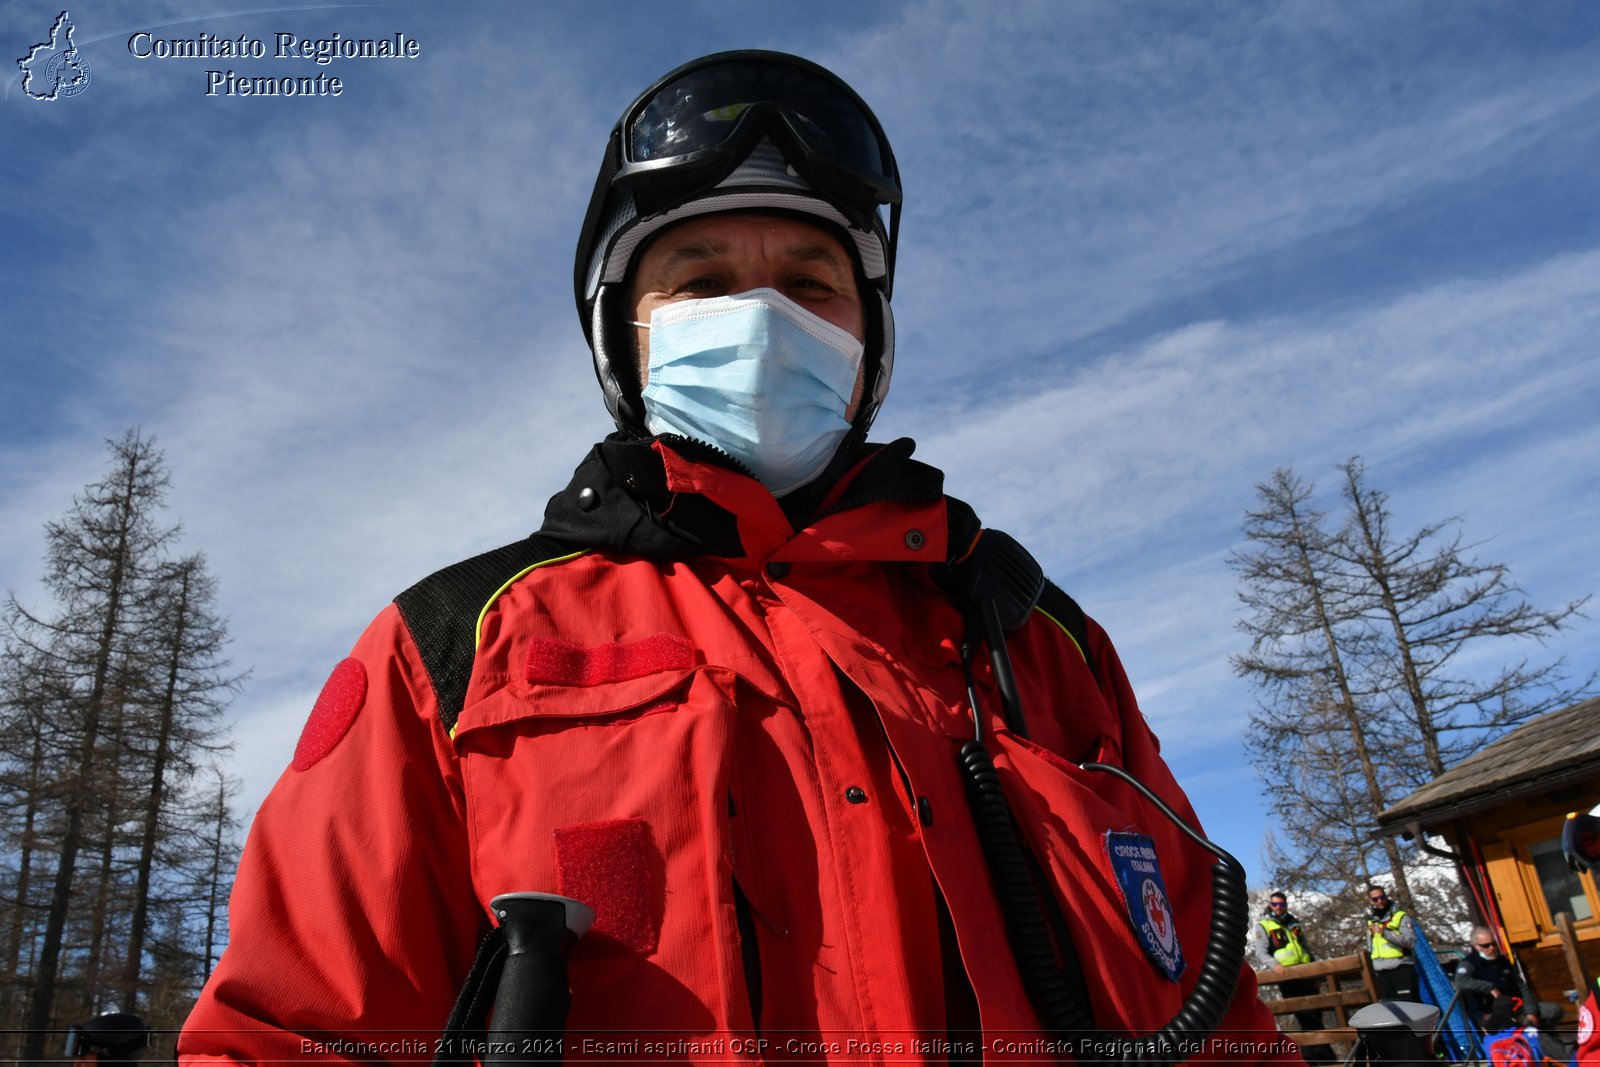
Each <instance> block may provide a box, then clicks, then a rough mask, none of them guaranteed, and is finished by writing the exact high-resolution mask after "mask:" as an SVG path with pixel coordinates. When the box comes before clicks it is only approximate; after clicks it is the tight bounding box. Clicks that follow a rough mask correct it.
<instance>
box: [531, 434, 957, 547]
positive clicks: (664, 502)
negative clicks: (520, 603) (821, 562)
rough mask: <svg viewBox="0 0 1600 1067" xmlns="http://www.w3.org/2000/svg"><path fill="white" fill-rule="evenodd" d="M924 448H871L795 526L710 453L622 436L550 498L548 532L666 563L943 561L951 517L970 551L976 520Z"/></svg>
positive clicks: (605, 444)
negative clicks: (713, 559) (948, 491)
mask: <svg viewBox="0 0 1600 1067" xmlns="http://www.w3.org/2000/svg"><path fill="white" fill-rule="evenodd" d="M915 447H916V446H915V443H914V442H912V441H911V440H910V439H909V438H901V439H900V440H897V441H894V442H891V443H890V444H887V445H868V446H866V448H865V449H864V451H863V455H862V458H861V459H860V460H859V461H858V462H857V463H856V465H855V466H854V467H853V468H851V469H850V470H849V471H847V472H846V473H845V474H844V475H843V476H842V477H840V478H839V479H838V480H837V482H835V483H834V485H833V486H832V488H831V489H829V490H828V491H827V492H826V493H825V494H824V495H823V496H822V497H821V500H820V501H819V503H818V505H817V507H816V510H815V514H814V515H813V516H812V517H811V518H810V519H807V520H802V521H801V522H799V523H798V524H797V523H796V522H795V521H793V520H792V519H791V518H790V516H789V515H787V514H785V510H784V508H783V507H781V506H780V505H779V502H778V501H777V500H776V499H774V497H773V496H772V494H771V493H770V492H768V491H767V489H766V488H765V487H764V486H762V485H761V484H760V483H759V482H757V481H756V480H755V479H753V478H751V477H749V476H748V475H746V474H744V473H742V472H740V471H737V470H734V469H733V468H732V466H731V465H730V463H729V462H728V461H727V460H726V458H725V457H722V456H721V454H720V453H718V452H716V451H715V450H714V449H711V448H709V447H708V446H705V445H702V444H699V443H698V442H694V441H689V440H685V439H682V438H673V439H670V440H664V439H661V438H652V439H638V438H629V437H625V436H623V435H622V434H613V435H612V436H610V437H608V438H606V439H605V440H604V441H601V442H600V443H599V444H597V445H595V447H594V448H593V449H591V450H590V452H589V454H588V455H587V456H586V457H585V458H584V460H583V462H582V463H580V464H579V465H578V468H577V470H576V471H575V472H574V474H573V478H572V481H571V483H570V484H569V485H568V486H567V487H566V488H565V489H563V490H562V491H561V492H559V493H557V494H556V495H555V496H553V497H551V498H550V503H549V505H548V506H547V507H546V509H545V520H544V525H543V527H542V528H541V530H540V532H541V533H542V534H544V535H545V536H548V537H552V538H555V539H557V540H560V541H564V542H566V543H569V544H572V545H574V546H577V547H583V548H591V549H602V550H610V551H614V552H618V553H623V554H628V555H638V556H645V557H648V558H652V559H662V560H687V559H693V558H696V557H699V556H718V557H723V558H728V559H741V558H744V559H750V560H752V561H756V562H765V561H767V560H769V559H785V560H790V561H795V562H798V561H801V560H818V559H875V560H904V561H907V562H934V563H942V562H944V561H945V559H946V557H947V554H948V546H949V545H950V544H951V542H952V538H951V536H950V533H949V532H948V526H949V524H950V523H951V522H952V520H954V521H955V523H956V525H957V526H958V528H959V529H958V532H957V534H956V538H955V540H956V541H957V542H958V543H959V544H961V545H962V547H963V548H964V547H965V543H966V541H968V540H970V539H971V537H972V536H974V535H975V533H976V527H977V520H976V517H975V516H973V515H972V513H971V509H970V508H967V507H966V506H965V505H964V504H960V503H959V502H956V501H951V502H950V504H951V507H950V508H948V509H947V507H946V501H945V497H944V474H943V472H941V471H939V470H938V469H937V468H935V467H931V466H928V465H927V464H925V463H921V462H918V461H917V460H914V459H912V458H911V453H912V451H913V450H914V449H915ZM797 525H798V528H797ZM969 526H970V527H971V529H970V530H968V529H967V527H969Z"/></svg>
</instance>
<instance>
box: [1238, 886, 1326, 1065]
mask: <svg viewBox="0 0 1600 1067" xmlns="http://www.w3.org/2000/svg"><path fill="white" fill-rule="evenodd" d="M1250 953H1251V955H1253V956H1254V957H1255V959H1256V966H1257V967H1258V968H1261V967H1293V966H1295V965H1296V964H1299V963H1310V962H1311V961H1312V960H1314V959H1316V958H1317V957H1316V956H1315V954H1313V953H1312V951H1311V947H1310V946H1309V945H1307V944H1306V938H1305V932H1304V931H1303V930H1301V928H1300V920H1299V919H1297V918H1295V916H1294V913H1293V912H1291V911H1290V910H1289V897H1288V895H1287V894H1285V893H1284V892H1283V891H1282V890H1274V891H1273V892H1272V894H1271V895H1270V896H1268V897H1267V910H1266V911H1265V912H1264V913H1262V915H1261V918H1259V919H1257V920H1256V924H1255V925H1254V926H1253V927H1251V930H1250ZM1278 992H1280V993H1282V994H1283V995H1284V996H1285V997H1309V996H1315V995H1316V994H1317V993H1318V992H1320V990H1319V989H1318V988H1317V980H1316V979H1315V978H1289V979H1285V980H1284V981H1282V982H1279V983H1278ZM1294 1017H1295V1021H1296V1022H1298V1023H1299V1024H1300V1029H1302V1030H1321V1029H1322V1027H1323V1015H1322V1012H1321V1011H1319V1010H1308V1011H1297V1012H1295V1013H1294ZM1300 1051H1301V1053H1302V1054H1303V1055H1304V1056H1305V1058H1306V1062H1308V1063H1332V1062H1333V1061H1334V1059H1335V1057H1334V1055H1333V1051H1332V1050H1331V1049H1330V1048H1329V1047H1328V1046H1326V1045H1308V1046H1306V1047H1304V1048H1302V1049H1301V1050H1300Z"/></svg>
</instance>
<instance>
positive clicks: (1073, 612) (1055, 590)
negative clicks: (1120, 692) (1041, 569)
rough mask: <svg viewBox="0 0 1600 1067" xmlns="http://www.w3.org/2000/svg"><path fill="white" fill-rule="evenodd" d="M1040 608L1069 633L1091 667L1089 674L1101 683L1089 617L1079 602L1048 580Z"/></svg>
mask: <svg viewBox="0 0 1600 1067" xmlns="http://www.w3.org/2000/svg"><path fill="white" fill-rule="evenodd" d="M1039 608H1040V610H1041V611H1044V612H1046V613H1047V614H1048V615H1049V616H1050V617H1051V618H1052V619H1054V620H1056V621H1057V622H1059V623H1060V624H1061V625H1062V626H1063V627H1065V628H1066V631H1067V633H1068V634H1070V635H1071V636H1072V639H1073V640H1074V641H1076V642H1077V643H1078V650H1079V651H1080V652H1082V653H1083V659H1084V662H1085V663H1087V664H1088V665H1089V673H1090V674H1092V675H1094V680H1095V681H1097V682H1098V681H1100V680H1101V679H1100V665H1099V664H1098V663H1096V662H1095V660H1094V651H1093V650H1092V649H1091V648H1090V647H1089V617H1088V616H1087V615H1085V614H1084V613H1083V609H1082V608H1080V607H1079V606H1078V602H1077V601H1076V600H1073V599H1072V598H1071V597H1070V596H1068V595H1067V594H1066V593H1064V592H1062V590H1061V587H1060V586H1058V585H1057V584H1056V583H1055V582H1052V581H1050V579H1048V578H1046V579H1045V582H1044V592H1043V593H1042V594H1040V596H1039Z"/></svg>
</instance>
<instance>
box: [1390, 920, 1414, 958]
mask: <svg viewBox="0 0 1600 1067" xmlns="http://www.w3.org/2000/svg"><path fill="white" fill-rule="evenodd" d="M1383 939H1384V940H1385V941H1387V942H1389V944H1391V945H1393V946H1395V947H1396V948H1403V949H1405V950H1406V951H1407V952H1409V951H1411V950H1412V949H1414V948H1416V947H1417V927H1416V924H1415V923H1414V922H1413V921H1412V919H1411V916H1410V914H1409V913H1408V914H1406V915H1403V916H1401V917H1400V925H1399V926H1397V927H1395V928H1394V929H1393V930H1390V929H1385V930H1384V931H1383Z"/></svg>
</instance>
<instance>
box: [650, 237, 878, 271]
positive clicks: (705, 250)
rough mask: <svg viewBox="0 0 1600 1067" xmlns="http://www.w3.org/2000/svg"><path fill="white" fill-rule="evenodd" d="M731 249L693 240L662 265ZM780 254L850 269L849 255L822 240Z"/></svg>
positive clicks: (698, 260) (789, 247)
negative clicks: (821, 241)
mask: <svg viewBox="0 0 1600 1067" xmlns="http://www.w3.org/2000/svg"><path fill="white" fill-rule="evenodd" d="M729 251H730V246H729V245H728V243H727V242H726V241H717V240H712V239H707V240H702V241H691V242H689V243H688V244H683V245H679V246H678V247H676V248H674V249H673V250H672V251H670V252H668V253H667V257H666V260H665V262H664V263H663V264H662V266H663V267H666V268H668V269H671V268H673V267H676V266H679V265H680V264H684V263H702V262H704V261H706V260H708V259H716V258H717V257H718V256H725V255H727V254H728V253H729ZM780 255H781V256H782V257H783V258H786V259H790V260H794V261H797V262H800V263H822V264H825V265H827V266H831V267H835V268H837V269H839V270H842V271H846V272H848V271H849V270H850V262H849V257H848V256H847V255H846V254H845V253H844V252H842V251H841V250H839V249H838V248H835V247H834V246H832V245H827V244H822V243H820V242H816V243H810V244H793V245H787V246H785V247H784V248H783V249H782V250H781V252H780Z"/></svg>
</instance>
